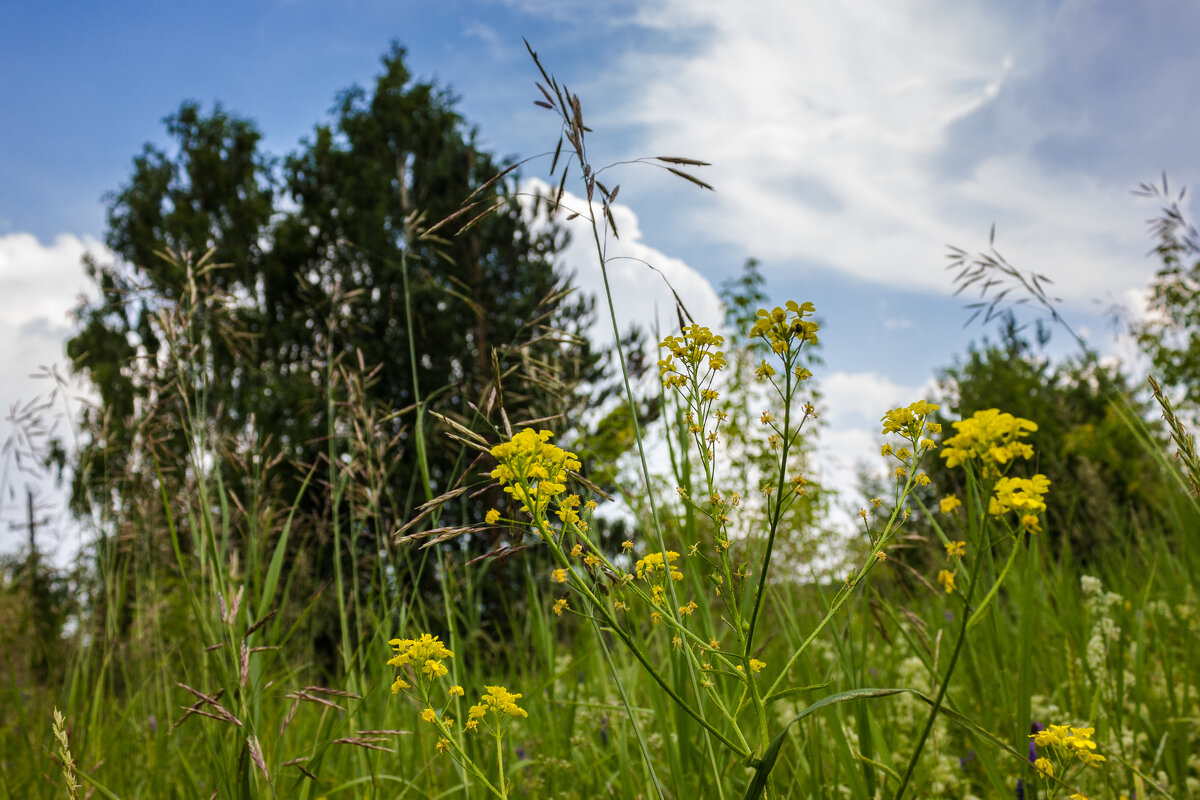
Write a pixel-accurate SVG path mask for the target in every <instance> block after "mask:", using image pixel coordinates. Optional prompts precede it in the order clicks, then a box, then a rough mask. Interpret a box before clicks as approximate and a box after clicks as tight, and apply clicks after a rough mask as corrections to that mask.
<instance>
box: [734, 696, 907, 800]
mask: <svg viewBox="0 0 1200 800" xmlns="http://www.w3.org/2000/svg"><path fill="white" fill-rule="evenodd" d="M906 691H908V689H851V690H850V691H847V692H839V693H837V694H831V695H829V696H828V697H822V698H821V699H820V700H818V701H817V702H815V703H813V704H812V705H810V706H809V707H808V708H806V709H804V710H803V711H801V712H800V713H799V714H797V715H796V716H795V717H793V718H792V720H791V721H790V722H788V724H787V725H784V726H783V730H781V731H780V732H779V733H777V734H775V738H774V739H772V740H771V743H770V744H769V745H767V749H766V750H764V751H763V755H762V758H760V759H759V760H758V765H757V766H756V767H755V771H754V780H752V781H750V786H749V787H748V788H747V789H746V794H745V795H744V800H758V798H759V797H761V796H762V793H763V790H764V789H766V788H767V778H769V777H770V776H771V770H773V769H774V768H775V759H777V758H778V757H779V750H780V748H782V747H783V740H784V738H785V737H786V736H787V732H788V730H789V729H790V728H791V727H792V726H793V725H795V724H796V723H797V722H799V721H800V720H802V719H804V718H805V717H807V716H809V715H811V714H814V713H816V712H817V711H820V710H821V709H822V708H826V707H827V706H832V705H837V704H838V703H846V702H849V701H850V700H864V699H869V698H872V697H888V696H890V695H894V694H900V693H901V692H906Z"/></svg>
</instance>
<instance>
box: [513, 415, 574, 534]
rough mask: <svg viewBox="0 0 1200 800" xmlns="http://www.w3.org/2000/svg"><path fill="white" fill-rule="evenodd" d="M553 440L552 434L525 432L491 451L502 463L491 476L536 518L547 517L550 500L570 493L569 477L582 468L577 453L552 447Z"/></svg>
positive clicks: (526, 429)
mask: <svg viewBox="0 0 1200 800" xmlns="http://www.w3.org/2000/svg"><path fill="white" fill-rule="evenodd" d="M552 437H553V434H552V433H551V432H550V431H546V430H543V431H538V432H536V433H535V432H534V431H533V430H532V429H530V428H525V429H523V430H521V431H518V432H517V434H516V435H514V436H513V438H512V439H511V440H510V441H507V442H503V443H501V444H498V445H496V446H495V447H493V448H492V451H491V452H492V455H493V456H494V457H495V458H496V460H497V461H498V462H500V463H499V465H498V466H497V467H496V468H495V469H494V470H492V473H491V476H492V477H493V478H495V479H496V480H497V481H498V482H499V483H500V485H501V486H503V487H504V491H505V492H506V493H508V494H509V495H511V496H512V497H513V499H514V500H516V501H518V502H520V503H521V509H522V510H523V511H525V512H526V513H528V514H532V515H534V516H538V515H540V514H543V513H545V510H546V506H547V504H548V503H549V502H550V498H552V497H555V496H557V495H559V494H562V493H563V492H565V491H566V490H567V486H566V482H567V473H568V472H570V471H572V470H578V469H579V468H580V463H579V459H578V458H577V457H576V455H575V454H574V453H569V452H567V451H566V450H563V449H562V448H561V447H558V446H557V445H553V444H550V439H551V438H552Z"/></svg>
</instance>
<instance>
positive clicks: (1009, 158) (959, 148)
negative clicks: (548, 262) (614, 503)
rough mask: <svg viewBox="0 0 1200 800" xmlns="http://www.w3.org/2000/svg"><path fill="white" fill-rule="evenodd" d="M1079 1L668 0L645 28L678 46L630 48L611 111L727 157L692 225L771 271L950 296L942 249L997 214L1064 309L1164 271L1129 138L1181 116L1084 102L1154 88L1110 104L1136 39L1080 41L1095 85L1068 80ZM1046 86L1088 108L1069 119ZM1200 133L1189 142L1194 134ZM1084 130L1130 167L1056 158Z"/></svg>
mask: <svg viewBox="0 0 1200 800" xmlns="http://www.w3.org/2000/svg"><path fill="white" fill-rule="evenodd" d="M1074 5H1077V4H1071V3H1067V4H1064V6H1063V7H1062V8H1060V9H1058V10H1056V11H1051V10H1049V9H1046V8H1042V7H1040V5H1039V4H1030V5H1029V6H1027V7H1022V5H1020V4H1013V5H1011V6H1003V7H990V8H983V7H980V6H977V5H972V4H961V3H949V2H920V3H918V2H899V3H889V4H870V5H869V6H866V5H862V4H853V3H841V4H813V3H796V2H792V0H775V1H774V2H758V3H753V4H744V3H743V4H737V3H717V2H697V0H658V1H657V2H652V3H647V4H644V6H643V7H642V11H641V14H640V18H639V21H640V23H641V24H642V25H644V26H647V27H650V28H652V29H656V30H658V31H660V32H661V33H662V34H663V36H662V37H661V38H662V40H663V42H664V45H663V46H662V47H661V48H660V49H658V50H654V49H639V50H638V51H637V52H635V53H632V54H630V55H628V56H627V58H626V61H625V63H624V77H623V80H622V81H621V82H620V83H619V87H620V92H621V94H620V96H618V97H610V98H608V103H610V104H614V105H615V106H616V109H615V110H613V111H611V112H610V113H609V114H607V116H609V117H611V118H614V119H624V120H628V121H631V122H632V123H633V124H634V125H635V126H639V128H640V130H642V131H643V132H644V135H643V137H642V141H641V142H639V143H638V145H637V147H638V150H639V152H651V153H653V152H667V151H669V152H680V153H686V154H687V155H690V156H694V157H698V158H703V159H705V160H708V161H711V162H713V163H714V166H713V167H712V168H711V170H710V171H708V172H707V173H706V179H709V180H711V182H712V183H713V184H714V185H715V186H716V187H717V190H718V191H717V195H716V199H715V200H714V201H713V202H712V203H708V204H706V205H705V206H704V207H701V208H698V209H697V210H695V211H694V212H692V218H691V219H690V220H688V222H690V224H691V226H692V227H693V229H694V230H695V231H696V232H698V233H700V234H703V235H707V236H710V237H711V238H712V239H714V240H717V241H720V242H723V243H730V244H733V245H735V246H737V247H738V248H740V249H741V250H742V251H744V252H753V253H755V254H756V255H759V256H761V257H762V258H763V259H764V261H765V262H767V263H768V265H769V264H770V263H771V262H775V263H780V262H789V263H793V264H794V263H796V262H800V263H802V264H810V265H811V264H817V265H822V266H827V267H832V268H834V269H836V270H839V271H842V272H844V273H848V274H849V275H852V276H855V277H857V278H860V279H865V280H869V281H871V282H878V283H883V284H887V285H892V286H897V287H907V288H921V289H927V290H933V291H938V292H940V293H946V292H948V291H949V290H950V285H949V282H948V281H947V279H946V274H945V272H944V270H943V268H942V265H943V262H944V247H945V245H946V244H948V243H953V244H959V245H962V246H964V247H968V248H970V247H972V246H973V245H974V244H983V243H984V242H985V241H986V236H987V230H988V228H989V226H990V225H991V223H992V222H996V223H997V224H998V226H999V230H1000V239H999V241H1000V243H1001V245H1002V249H1003V250H1004V251H1005V254H1006V255H1007V256H1008V257H1009V259H1010V261H1012V262H1013V263H1014V264H1015V265H1017V266H1019V267H1022V268H1024V269H1036V270H1037V271H1041V272H1046V273H1048V274H1049V275H1050V276H1051V277H1052V278H1054V280H1055V281H1056V282H1057V289H1058V291H1059V292H1060V293H1061V294H1062V295H1063V296H1064V297H1066V298H1067V299H1069V300H1081V299H1090V298H1092V297H1094V296H1095V295H1096V293H1097V292H1100V293H1103V292H1105V291H1112V292H1114V293H1120V292H1123V291H1125V290H1126V289H1127V288H1129V287H1130V286H1136V285H1142V284H1144V283H1145V281H1146V279H1147V278H1148V277H1149V274H1150V269H1151V267H1150V265H1149V264H1148V263H1147V262H1146V260H1145V259H1144V258H1143V256H1144V253H1145V239H1144V234H1143V231H1142V227H1141V221H1140V216H1141V215H1140V214H1139V213H1137V211H1136V210H1135V209H1134V208H1133V207H1132V205H1131V203H1130V199H1129V197H1128V190H1129V189H1130V188H1132V185H1131V184H1130V181H1131V180H1136V179H1137V178H1131V175H1130V169H1135V170H1140V169H1142V168H1143V167H1141V166H1139V165H1138V164H1140V161H1139V162H1136V163H1132V164H1131V163H1130V162H1129V160H1128V159H1125V160H1124V161H1121V162H1120V163H1118V162H1117V160H1115V159H1116V156H1115V155H1113V154H1115V153H1117V152H1118V151H1120V150H1121V148H1119V147H1116V146H1113V145H1112V143H1113V142H1129V143H1130V146H1133V147H1136V142H1138V141H1140V140H1141V138H1140V137H1143V136H1146V137H1150V136H1152V135H1156V136H1159V138H1157V139H1153V141H1159V139H1161V138H1162V137H1161V136H1160V135H1159V134H1157V133H1156V131H1158V129H1159V128H1161V127H1162V125H1163V124H1164V120H1163V119H1162V118H1161V117H1160V118H1159V119H1154V118H1153V117H1149V118H1147V117H1148V116H1149V115H1145V116H1143V117H1141V118H1139V116H1138V115H1136V114H1121V113H1111V112H1109V111H1105V112H1103V115H1102V116H1089V115H1088V114H1087V113H1085V112H1086V103H1087V98H1091V99H1092V101H1094V102H1095V103H1096V104H1097V105H1098V106H1099V105H1102V104H1104V103H1112V104H1115V105H1116V107H1118V108H1121V107H1123V104H1124V103H1126V102H1130V103H1131V104H1132V103H1133V102H1134V97H1133V96H1134V94H1135V93H1136V91H1137V85H1138V80H1125V81H1123V82H1122V84H1121V87H1120V91H1121V92H1123V93H1122V94H1120V95H1110V94H1107V93H1106V92H1107V91H1108V90H1106V89H1105V88H1104V86H1105V85H1104V83H1103V82H1102V81H1101V80H1100V79H1099V77H1098V75H1099V74H1100V71H1101V70H1102V69H1104V68H1105V65H1107V67H1109V68H1112V69H1118V70H1119V69H1124V68H1125V67H1124V65H1125V64H1126V63H1127V61H1128V58H1127V56H1126V55H1125V54H1123V45H1122V40H1121V37H1120V35H1118V34H1120V31H1117V32H1116V33H1115V34H1114V33H1113V31H1111V30H1110V31H1108V34H1107V35H1108V36H1109V37H1110V39H1112V41H1108V40H1105V44H1104V46H1099V45H1094V44H1093V45H1090V46H1089V47H1088V48H1086V52H1083V51H1082V50H1081V53H1080V55H1081V58H1086V59H1087V60H1088V61H1087V63H1088V64H1089V65H1093V66H1095V68H1096V69H1095V70H1094V71H1093V73H1094V74H1093V73H1089V72H1087V71H1077V72H1069V71H1067V70H1066V69H1065V66H1066V65H1064V64H1063V62H1062V59H1061V58H1058V57H1057V56H1055V53H1056V52H1057V51H1059V50H1061V49H1062V48H1063V47H1071V46H1073V45H1071V40H1072V38H1073V37H1074V38H1079V37H1078V36H1077V35H1076V32H1075V30H1074V28H1077V27H1078V25H1072V24H1068V22H1070V20H1073V19H1075V18H1076V17H1077V16H1079V14H1080V12H1079V11H1078V9H1074V10H1073V6H1074ZM1179 13H1181V14H1183V13H1187V12H1182V11H1181V12H1179ZM1085 16H1086V15H1085ZM1169 17H1170V15H1165V14H1164V15H1159V16H1158V17H1157V18H1156V23H1155V24H1157V25H1158V26H1159V27H1166V26H1169V25H1170V24H1171V20H1170V18H1169ZM1088 19H1090V17H1088ZM1084 23H1087V24H1093V23H1094V24H1095V25H1098V24H1099V23H1098V22H1096V21H1095V20H1092V22H1087V19H1085V20H1084V21H1083V22H1082V23H1079V24H1084ZM1108 27H1110V28H1111V27H1112V26H1108ZM1080 47H1081V46H1080ZM1150 52H1151V53H1152V50H1151V51H1150ZM1189 58H1190V57H1189ZM1131 63H1133V64H1134V66H1135V67H1136V68H1137V69H1138V70H1140V72H1139V76H1140V79H1141V81H1142V82H1144V83H1149V84H1152V83H1153V82H1154V81H1155V80H1156V79H1157V78H1158V76H1160V74H1162V73H1163V71H1164V70H1166V69H1168V66H1169V65H1167V66H1164V64H1166V63H1167V59H1166V57H1165V56H1164V57H1163V58H1161V59H1159V60H1155V59H1154V57H1153V55H1152V54H1151V55H1145V51H1143V52H1142V53H1140V54H1139V56H1138V58H1136V59H1133V61H1132V62H1131ZM1189 63H1192V64H1195V61H1192V62H1189ZM1180 68H1181V66H1180V64H1178V63H1177V64H1176V65H1175V67H1174V68H1173V69H1174V71H1175V73H1176V74H1182V73H1180V72H1179V70H1180ZM1051 79H1053V81H1052V80H1051ZM1177 82H1178V79H1177ZM1046 85H1052V87H1053V91H1054V92H1055V93H1057V94H1060V95H1063V96H1066V95H1070V96H1071V97H1072V98H1073V105H1071V106H1070V108H1071V111H1070V113H1067V112H1062V111H1059V109H1060V108H1063V107H1064V106H1065V104H1064V103H1062V102H1055V101H1056V100H1058V98H1057V97H1049V96H1048V94H1047V93H1048V91H1050V90H1047V89H1045V88H1043V87H1044V86H1046ZM1143 105H1144V104H1143ZM1137 107H1141V106H1140V105H1138V106H1137ZM1181 113H1183V112H1181ZM1178 122H1181V123H1182V122H1183V120H1178ZM1100 123H1103V124H1100ZM1193 129H1194V126H1191V125H1183V124H1180V125H1179V127H1178V130H1177V131H1176V132H1175V134H1174V136H1175V138H1176V139H1182V138H1186V139H1187V140H1188V142H1189V143H1190V141H1191V130H1193ZM1080 136H1083V137H1090V138H1088V142H1089V143H1090V142H1091V140H1092V139H1097V138H1099V139H1103V140H1104V141H1106V142H1108V143H1109V145H1110V146H1108V147H1102V148H1098V149H1097V152H1098V153H1100V154H1101V155H1104V154H1107V155H1113V158H1111V159H1108V158H1106V159H1098V160H1096V161H1095V162H1094V163H1088V162H1087V160H1086V159H1082V161H1083V163H1071V162H1070V159H1068V158H1064V157H1063V156H1062V155H1061V154H1056V153H1057V151H1053V150H1052V147H1051V146H1052V145H1053V146H1054V147H1060V148H1064V149H1069V148H1068V147H1067V145H1063V144H1062V142H1066V141H1068V140H1071V137H1080ZM1104 137H1108V138H1107V139H1105V138H1104ZM1047 148H1051V150H1048V149H1047ZM1124 149H1125V150H1128V149H1129V147H1125V148H1124ZM1146 155H1149V156H1150V157H1153V155H1154V154H1153V153H1148V154H1146ZM1191 166H1196V165H1195V162H1194V161H1193V162H1192V164H1191ZM1145 168H1148V169H1149V170H1150V171H1151V173H1152V174H1153V172H1154V171H1155V170H1157V169H1158V166H1157V164H1155V163H1152V162H1151V163H1147V165H1146V167H1145ZM1187 177H1191V176H1187Z"/></svg>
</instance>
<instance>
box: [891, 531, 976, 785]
mask: <svg viewBox="0 0 1200 800" xmlns="http://www.w3.org/2000/svg"><path fill="white" fill-rule="evenodd" d="M983 537H984V538H986V537H987V527H986V526H984V529H983ZM983 551H984V548H980V553H979V554H978V555H977V556H976V558H975V565H974V567H973V569H972V570H971V583H970V585H969V586H968V587H967V593H966V595H965V596H964V597H963V611H962V623H961V624H960V625H959V629H958V638H957V639H956V640H955V642H954V652H953V653H951V654H950V663H949V664H947V665H946V677H945V678H943V679H942V683H941V685H940V686H939V687H938V693H937V697H936V698H934V701H933V706H932V707H931V708H930V709H929V719H927V720H926V721H925V728H924V730H922V731H921V738H919V739H918V740H917V746H916V749H914V750H913V754H912V757H911V758H910V759H909V760H908V768H907V769H906V770H905V771H904V778H903V779H901V781H900V786H899V788H897V789H896V796H895V798H894V800H901V798H903V797H904V790H905V789H907V788H908V782H909V780H910V779H911V778H912V774H913V771H914V770H916V768H917V762H918V761H919V760H920V759H921V751H922V750H924V748H925V741H926V740H927V739H928V738H929V732H930V731H931V730H933V723H934V721H935V720H936V719H937V715H938V710H939V709H940V708H941V707H942V700H943V698H945V696H946V690H947V689H949V688H950V678H951V676H952V675H953V674H954V667H955V665H956V664H957V663H958V656H959V654H960V653H961V652H962V646H963V642H965V641H966V640H967V629H968V624H969V623H968V620H969V618H968V616H967V609H969V608H970V607H971V595H972V594H973V593H974V590H975V583H976V579H977V578H978V577H979V571H980V566H981V565H982V564H983V558H982V555H983Z"/></svg>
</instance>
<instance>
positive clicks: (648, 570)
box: [636, 550, 683, 581]
mask: <svg viewBox="0 0 1200 800" xmlns="http://www.w3.org/2000/svg"><path fill="white" fill-rule="evenodd" d="M678 558H679V553H676V552H675V551H674V550H668V551H667V560H666V564H665V565H664V563H663V554H662V553H650V554H648V555H647V556H646V557H645V558H639V559H638V561H637V564H636V567H637V576H638V577H639V578H643V579H645V580H651V579H653V578H654V577H655V576H656V575H658V574H664V573H666V572H668V571H669V572H670V573H671V579H672V580H677V581H681V580H683V573H682V572H681V571H680V570H679V567H677V566H675V561H676V559H678Z"/></svg>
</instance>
